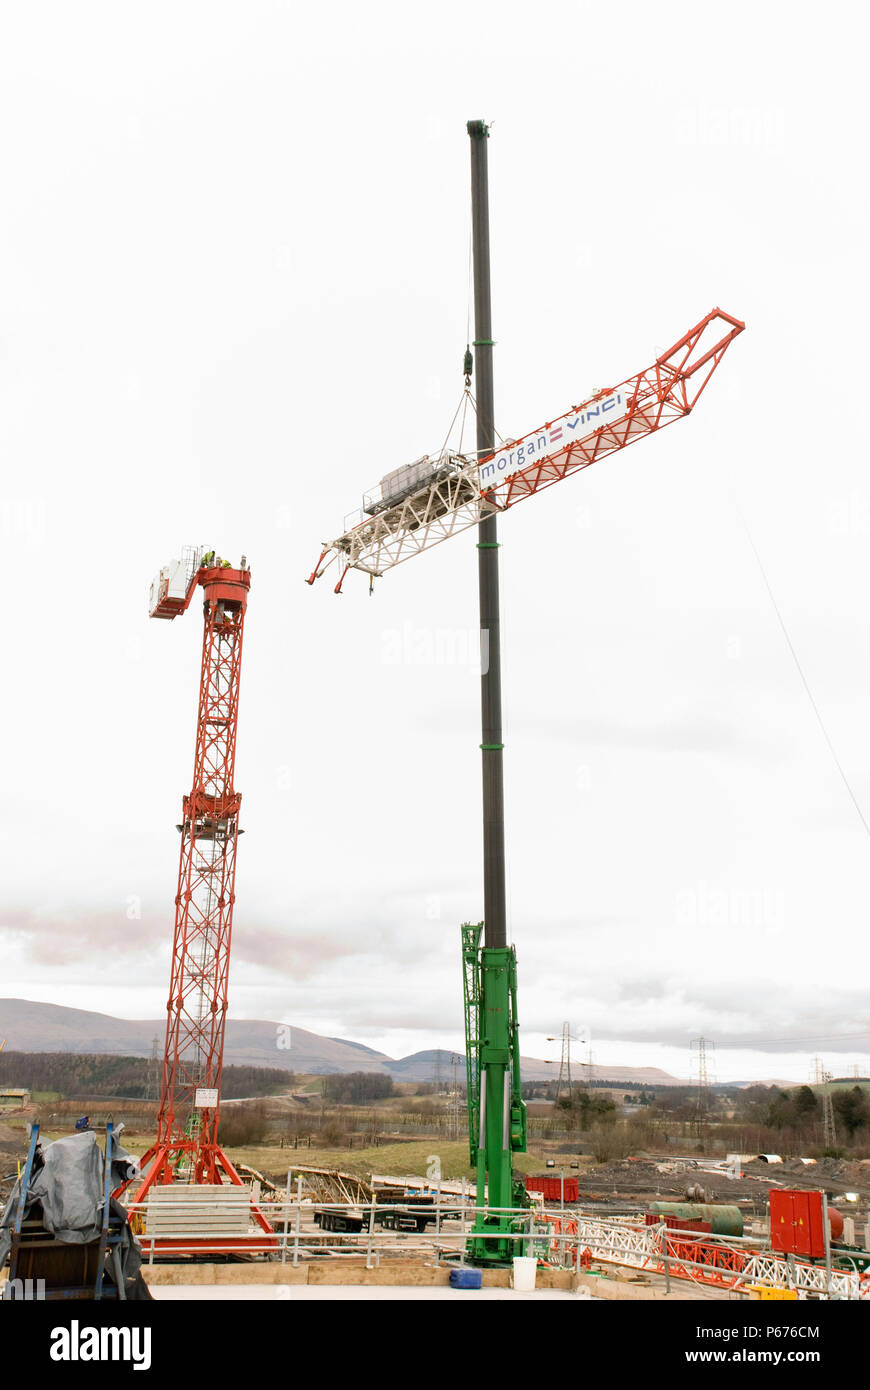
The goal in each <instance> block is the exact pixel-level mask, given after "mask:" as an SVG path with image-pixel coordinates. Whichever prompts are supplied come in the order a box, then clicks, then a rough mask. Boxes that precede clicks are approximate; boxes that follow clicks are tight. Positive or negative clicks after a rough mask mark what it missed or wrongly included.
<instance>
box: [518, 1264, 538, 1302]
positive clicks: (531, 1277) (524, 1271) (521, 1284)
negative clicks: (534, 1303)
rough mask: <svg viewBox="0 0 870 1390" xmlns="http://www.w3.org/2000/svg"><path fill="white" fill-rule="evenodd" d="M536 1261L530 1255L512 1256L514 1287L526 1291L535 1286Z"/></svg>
mask: <svg viewBox="0 0 870 1390" xmlns="http://www.w3.org/2000/svg"><path fill="white" fill-rule="evenodd" d="M537 1272H538V1261H537V1260H536V1259H535V1258H534V1256H532V1255H515V1256H514V1288H515V1289H520V1290H522V1291H523V1292H524V1293H528V1291H529V1290H530V1289H533V1288H534V1287H535V1276H536V1274H537Z"/></svg>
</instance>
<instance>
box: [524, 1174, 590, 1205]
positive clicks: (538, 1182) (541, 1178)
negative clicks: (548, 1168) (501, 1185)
mask: <svg viewBox="0 0 870 1390" xmlns="http://www.w3.org/2000/svg"><path fill="white" fill-rule="evenodd" d="M579 1187H580V1185H579V1183H578V1181H577V1179H576V1178H565V1201H566V1202H576V1201H577V1198H578V1195H579ZM526 1191H527V1192H540V1193H541V1195H542V1196H543V1198H544V1201H545V1202H561V1200H562V1179H561V1178H560V1177H559V1178H554V1177H553V1176H552V1175H551V1174H550V1173H547V1174H544V1173H539V1174H535V1175H531V1174H530V1175H528V1176H527V1177H526Z"/></svg>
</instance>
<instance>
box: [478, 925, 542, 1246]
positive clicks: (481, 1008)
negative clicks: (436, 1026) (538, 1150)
mask: <svg viewBox="0 0 870 1390" xmlns="http://www.w3.org/2000/svg"><path fill="white" fill-rule="evenodd" d="M482 934H483V923H482V922H478V923H476V924H471V923H465V924H464V925H463V927H462V968H463V982H464V993H465V1059H466V1069H467V1103H468V1149H469V1153H470V1155H471V1162H472V1163H473V1164H474V1166H475V1167H476V1169H477V1201H476V1206H477V1213H476V1217H475V1222H474V1227H473V1230H472V1234H471V1237H470V1239H469V1241H468V1243H467V1245H466V1259H468V1260H469V1261H470V1262H471V1263H472V1264H477V1265H505V1264H510V1262H511V1260H512V1259H513V1258H514V1256H515V1255H522V1254H523V1242H522V1241H520V1240H517V1239H516V1236H517V1234H520V1233H522V1232H523V1231H525V1230H526V1229H527V1222H526V1219H525V1218H524V1217H522V1216H517V1215H515V1214H512V1213H511V1211H510V1210H507V1209H510V1208H517V1207H523V1206H526V1205H528V1198H527V1197H526V1193H525V1188H524V1187H523V1185H522V1183H516V1182H515V1181H514V1176H513V1166H512V1161H513V1155H514V1154H515V1153H525V1151H526V1107H525V1103H524V1101H523V1099H522V1094H521V1085H520V1040H519V1022H518V1019H517V957H516V951H515V950H514V947H513V946H497V947H488V946H481V944H480V939H481V936H482Z"/></svg>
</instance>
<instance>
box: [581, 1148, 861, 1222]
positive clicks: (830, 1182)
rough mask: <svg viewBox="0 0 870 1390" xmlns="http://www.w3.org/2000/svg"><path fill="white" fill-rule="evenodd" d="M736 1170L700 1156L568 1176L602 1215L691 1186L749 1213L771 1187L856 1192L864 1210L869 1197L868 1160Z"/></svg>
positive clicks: (757, 1211)
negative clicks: (729, 1172)
mask: <svg viewBox="0 0 870 1390" xmlns="http://www.w3.org/2000/svg"><path fill="white" fill-rule="evenodd" d="M740 1171H741V1174H742V1176H741V1177H737V1178H730V1177H727V1176H726V1175H725V1174H724V1173H722V1172H716V1171H710V1170H708V1169H707V1168H706V1167H705V1160H704V1158H702V1157H698V1158H697V1159H692V1160H688V1161H687V1160H683V1159H678V1158H672V1157H659V1158H654V1157H648V1158H627V1159H623V1160H621V1161H620V1162H618V1163H605V1164H600V1165H598V1166H596V1167H594V1168H588V1169H584V1170H580V1171H577V1172H576V1174H575V1173H574V1172H572V1173H571V1176H572V1177H573V1176H577V1178H578V1180H579V1205H580V1206H581V1207H586V1208H587V1209H588V1210H590V1211H598V1212H600V1213H601V1214H602V1215H604V1214H606V1213H608V1212H609V1213H616V1212H617V1211H619V1212H621V1211H625V1210H626V1209H627V1208H639V1207H642V1206H644V1205H645V1204H646V1203H648V1202H651V1201H663V1202H682V1201H686V1200H687V1195H686V1194H687V1192H688V1190H689V1189H690V1188H694V1187H700V1188H701V1189H703V1192H704V1196H703V1198H702V1199H701V1200H703V1201H706V1202H716V1203H723V1204H725V1205H728V1206H732V1205H736V1206H740V1207H741V1208H742V1209H743V1210H744V1213H745V1214H746V1215H747V1216H751V1215H757V1216H762V1215H763V1214H764V1212H765V1208H766V1206H767V1200H768V1193H769V1191H770V1189H771V1187H796V1188H801V1189H803V1190H813V1189H815V1190H818V1189H820V1188H824V1189H825V1190H826V1191H827V1192H829V1193H832V1194H833V1195H834V1197H836V1196H837V1195H838V1194H840V1193H844V1192H846V1191H850V1192H857V1193H858V1194H859V1196H860V1197H861V1198H862V1199H865V1200H863V1201H862V1203H861V1208H862V1210H864V1209H866V1205H867V1201H866V1199H868V1198H870V1164H867V1163H866V1161H864V1162H860V1163H847V1162H845V1161H843V1160H842V1159H830V1158H825V1159H819V1161H818V1162H817V1163H815V1164H811V1165H807V1164H804V1163H803V1162H802V1161H801V1160H800V1159H799V1158H792V1159H787V1160H786V1161H785V1162H783V1163H776V1164H771V1163H765V1162H763V1161H762V1160H760V1159H755V1160H753V1161H751V1162H748V1163H744V1164H743V1165H742V1167H741V1170H740Z"/></svg>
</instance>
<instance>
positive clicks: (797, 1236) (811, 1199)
mask: <svg viewBox="0 0 870 1390" xmlns="http://www.w3.org/2000/svg"><path fill="white" fill-rule="evenodd" d="M770 1243H771V1245H772V1247H773V1249H774V1250H781V1251H782V1252H783V1254H785V1255H808V1256H809V1257H810V1259H813V1260H820V1259H823V1258H824V1255H825V1226H824V1219H823V1214H822V1194H821V1192H798V1191H796V1190H795V1189H793V1188H772V1189H771V1192H770Z"/></svg>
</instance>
